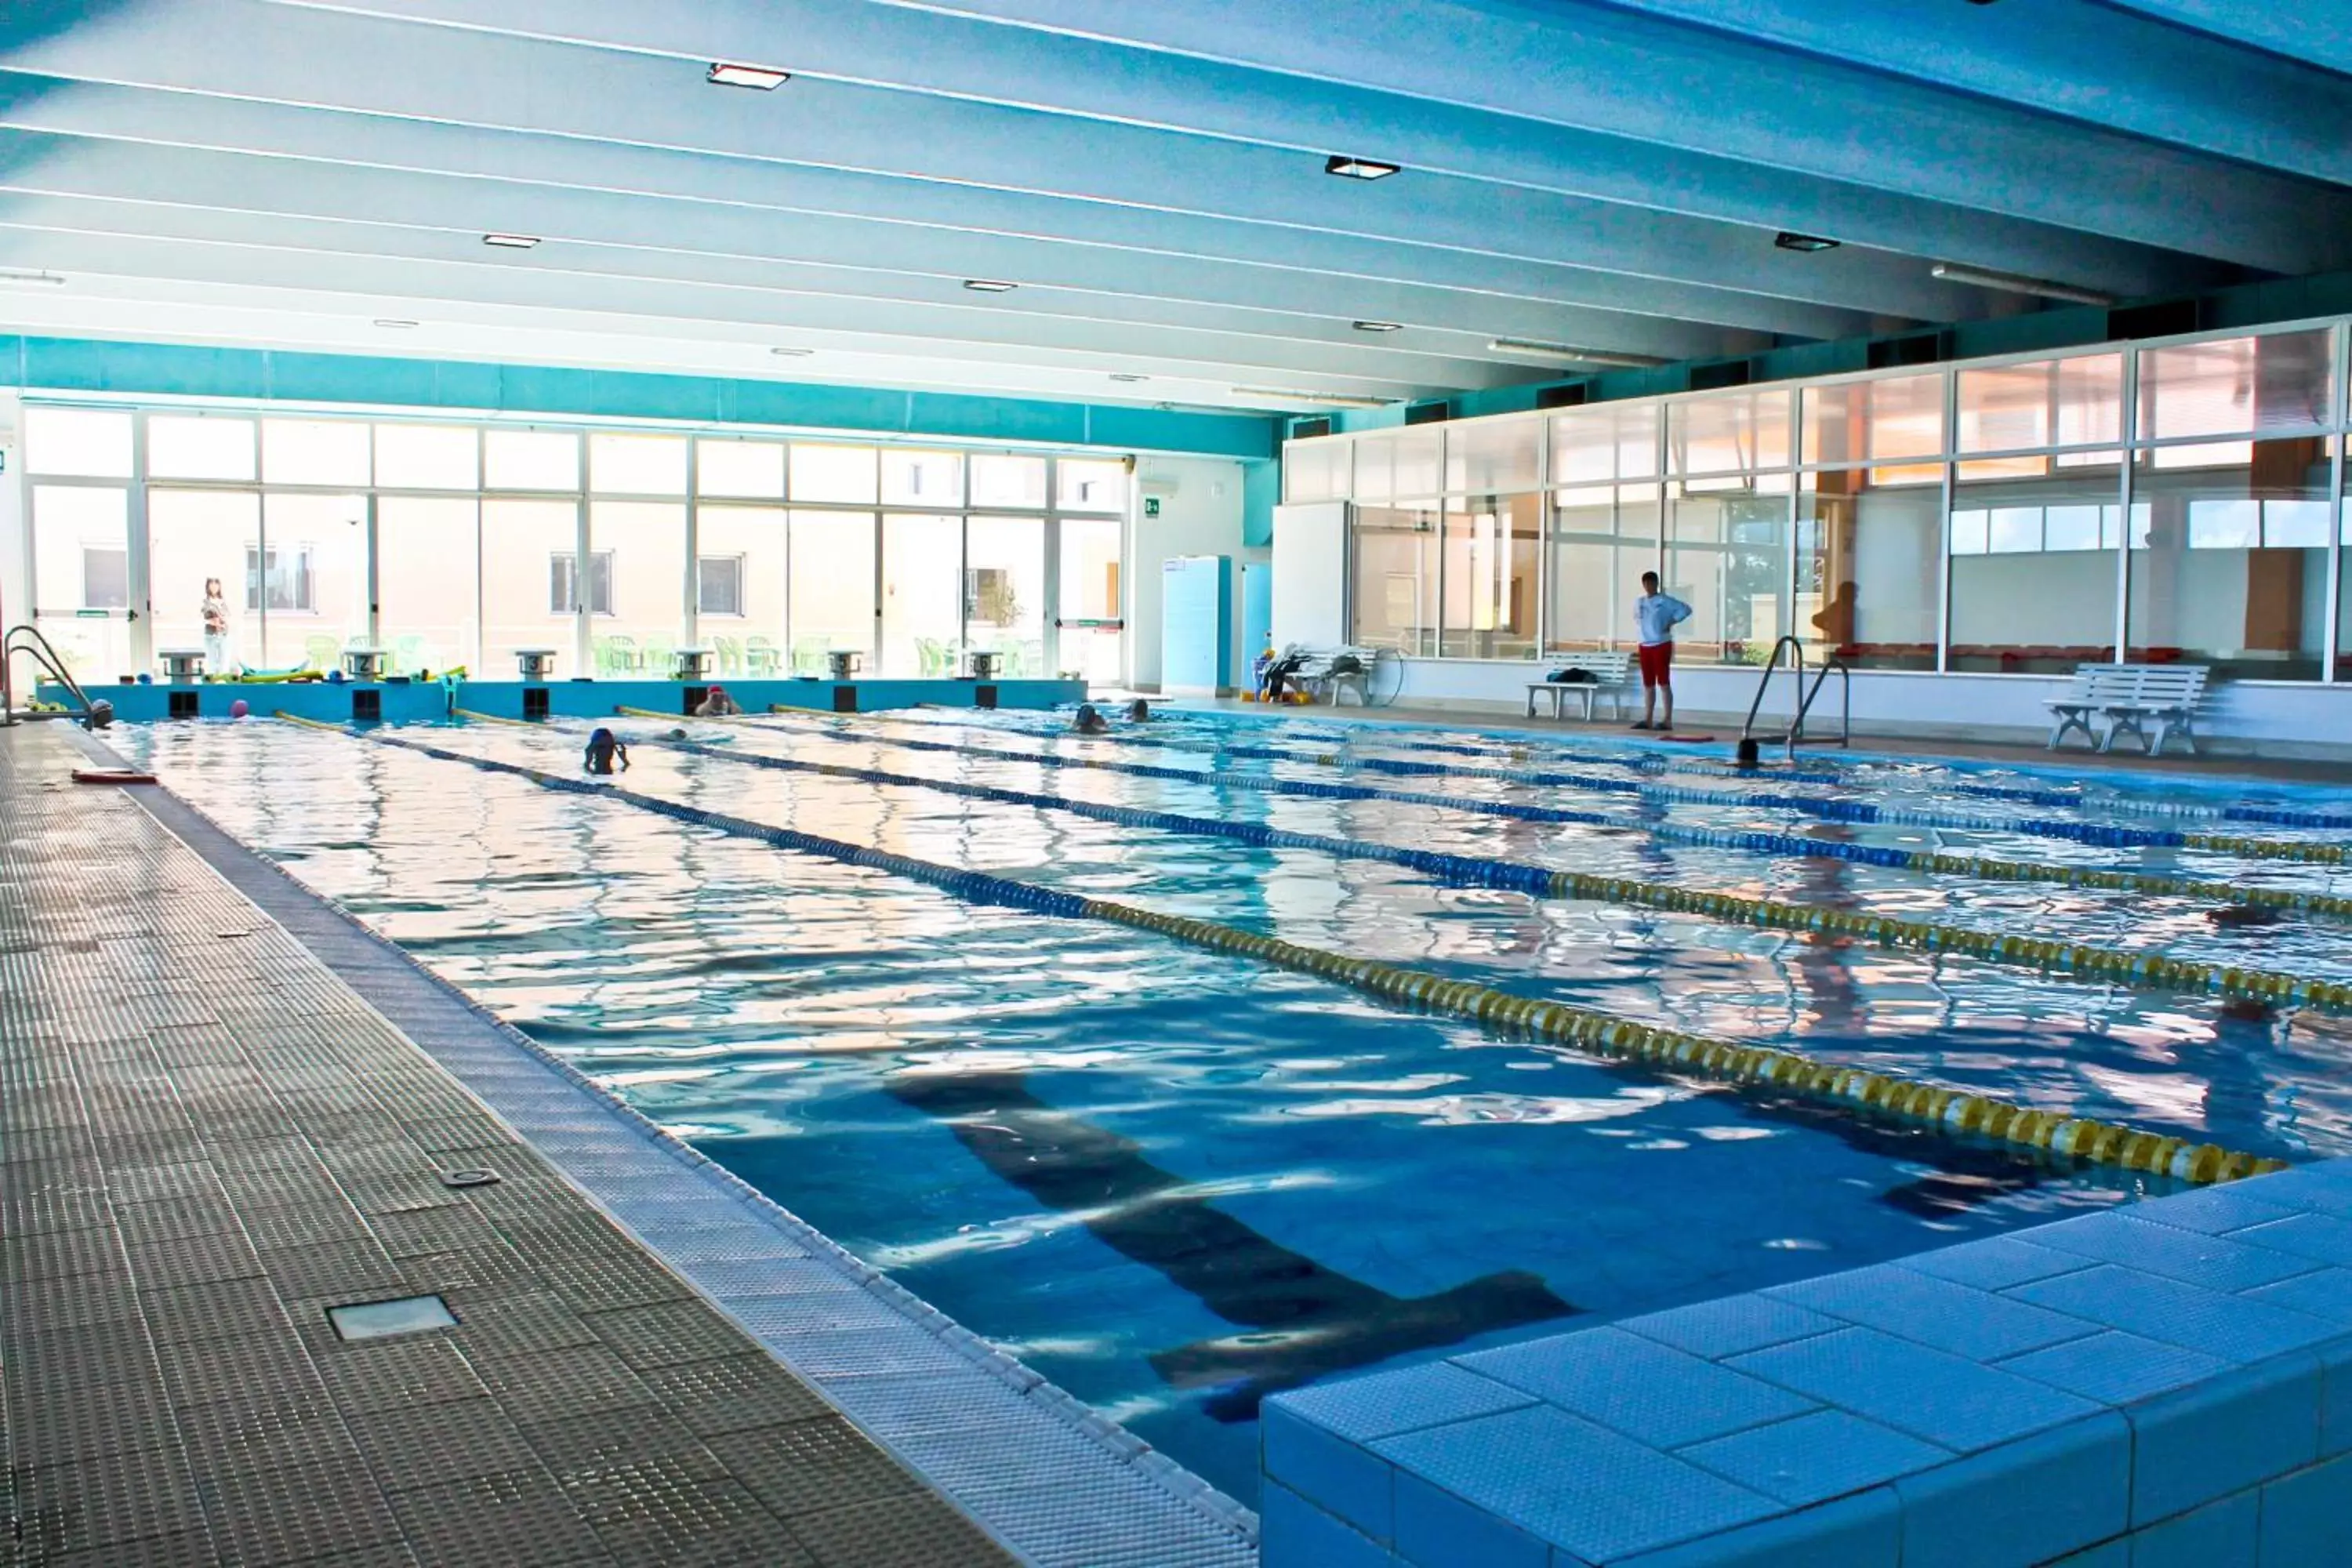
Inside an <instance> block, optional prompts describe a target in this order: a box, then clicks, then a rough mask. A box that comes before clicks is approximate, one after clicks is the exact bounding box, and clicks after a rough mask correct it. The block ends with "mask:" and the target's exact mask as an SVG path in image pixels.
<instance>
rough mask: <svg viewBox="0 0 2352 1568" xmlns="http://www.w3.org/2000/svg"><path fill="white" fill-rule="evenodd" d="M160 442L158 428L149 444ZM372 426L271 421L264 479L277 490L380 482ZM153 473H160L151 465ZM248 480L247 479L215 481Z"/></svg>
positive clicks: (266, 423)
mask: <svg viewBox="0 0 2352 1568" xmlns="http://www.w3.org/2000/svg"><path fill="white" fill-rule="evenodd" d="M153 442H154V423H153V422H152V421H151V422H150V423H149V426H148V443H149V446H150V448H151V457H152V446H153ZM371 447H373V441H372V440H371V438H370V435H369V428H368V426H365V425H363V424H362V423H360V422H359V421H357V420H353V419H265V420H263V421H262V422H261V479H262V482H263V483H264V484H272V485H355V486H358V487H360V488H362V489H364V488H366V486H367V485H368V484H369V483H371V482H372V481H373V479H374V478H375V474H374V464H373V460H372V456H371ZM148 467H149V468H150V469H151V470H152V468H153V467H154V465H153V463H152V460H151V461H150V463H149V465H148ZM213 477H217V478H223V479H243V478H246V477H247V476H246V475H242V474H226V475H219V476H213Z"/></svg>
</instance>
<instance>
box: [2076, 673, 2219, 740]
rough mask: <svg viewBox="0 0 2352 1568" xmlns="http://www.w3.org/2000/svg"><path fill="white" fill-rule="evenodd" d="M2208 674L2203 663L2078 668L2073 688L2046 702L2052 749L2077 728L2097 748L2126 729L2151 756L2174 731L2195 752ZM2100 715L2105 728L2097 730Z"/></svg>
mask: <svg viewBox="0 0 2352 1568" xmlns="http://www.w3.org/2000/svg"><path fill="white" fill-rule="evenodd" d="M2209 673H2210V669H2209V667H2207V666H2205V665H2201V664H2085V665H2080V666H2077V667H2076V668H2075V670H2074V685H2073V687H2071V688H2070V689H2068V690H2067V692H2066V695H2065V696H2063V697H2059V698H2053V699H2052V700H2051V701H2050V703H2049V708H2050V713H2051V726H2050V746H2051V748H2052V749H2053V750H2055V749H2056V747H2057V745H2058V742H2061V741H2063V740H2064V739H2065V738H2066V735H2067V732H2068V731H2073V730H2080V731H2083V734H2084V737H2085V738H2086V739H2088V740H2089V741H2090V742H2092V743H2093V744H2094V745H2095V747H2096V748H2097V749H2098V750H2100V751H2102V752H2105V751H2111V750H2113V749H2114V747H2115V743H2116V736H2117V735H2119V734H2121V733H2123V732H2124V731H2126V730H2128V731H2131V732H2132V733H2133V734H2134V735H2137V736H2138V737H2139V742H2140V749H2141V750H2142V751H2144V752H2147V754H2148V755H2149V756H2155V755H2156V754H2158V752H2162V751H2163V750H2164V742H2166V741H2167V740H2168V738H2170V736H2171V735H2172V734H2173V733H2174V732H2175V731H2178V732H2179V735H2180V738H2181V739H2182V740H2184V741H2186V742H2189V753H2190V754H2191V755H2192V756H2193V755H2195V754H2196V751H2197V732H2196V731H2195V730H2194V729H2193V728H2192V724H2193V721H2195V719H2196V715H2197V704H2198V702H2199V700H2200V699H2202V698H2203V696H2204V695H2205V678H2206V676H2207V675H2208V674H2209ZM2101 719H2104V720H2105V721H2106V729H2105V731H2104V732H2102V731H2100V730H2099V728H2098V721H2099V720H2101ZM2151 724H2153V725H2154V726H2155V730H2154V731H2153V732H2152V733H2151V732H2150V731H2149V729H2148V728H2147V727H2148V726H2149V725H2151Z"/></svg>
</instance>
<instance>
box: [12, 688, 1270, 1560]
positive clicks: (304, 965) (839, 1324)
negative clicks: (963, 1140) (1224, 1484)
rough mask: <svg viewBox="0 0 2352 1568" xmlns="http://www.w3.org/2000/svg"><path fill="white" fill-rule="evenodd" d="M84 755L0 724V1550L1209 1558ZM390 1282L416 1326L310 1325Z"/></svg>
mask: <svg viewBox="0 0 2352 1568" xmlns="http://www.w3.org/2000/svg"><path fill="white" fill-rule="evenodd" d="M84 744H86V742H82V741H81V739H80V738H79V736H78V735H76V734H75V733H73V732H72V731H67V730H65V729H63V728H62V727H61V726H57V725H47V724H44V725H30V726H26V727H23V728H19V729H16V730H10V731H0V1457H5V1467H0V1513H5V1519H6V1521H7V1525H8V1529H7V1531H5V1533H0V1563H5V1564H6V1565H7V1568H19V1565H21V1568H32V1565H33V1564H49V1563H57V1564H67V1563H72V1564H91V1565H95V1564H101V1563H109V1564H111V1563H136V1564H141V1565H146V1564H155V1565H158V1568H168V1565H176V1564H181V1563H253V1564H266V1563H321V1564H325V1563H333V1564H337V1565H338V1568H341V1565H350V1568H360V1565H362V1564H375V1563H425V1564H432V1563H486V1564H490V1563H495V1564H523V1563H614V1562H618V1563H695V1564H706V1563H712V1564H715V1563H763V1564H765V1563H774V1564H802V1565H808V1564H823V1565H828V1568H830V1565H835V1564H840V1565H845V1568H846V1565H850V1564H858V1565H872V1568H899V1565H905V1568H921V1565H927V1564H941V1565H963V1564H971V1565H974V1568H982V1565H985V1564H989V1563H1010V1562H1013V1561H1015V1560H1026V1561H1030V1562H1034V1563H1041V1564H1055V1565H1067V1568H1092V1565H1096V1564H1103V1565H1112V1564H1124V1563H1134V1564H1146V1563H1151V1564H1158V1563H1170V1564H1187V1565H1189V1564H1199V1565H1201V1568H1246V1565H1247V1564H1249V1563H1251V1562H1253V1561H1254V1559H1255V1550H1254V1545H1253V1541H1252V1533H1253V1532H1252V1524H1253V1521H1251V1519H1250V1516H1249V1515H1247V1514H1246V1513H1245V1512H1243V1511H1242V1510H1238V1509H1235V1508H1234V1506H1233V1505H1232V1504H1231V1503H1230V1502H1228V1501H1226V1500H1223V1499H1222V1498H1220V1497H1218V1496H1217V1495H1216V1494H1214V1493H1213V1492H1211V1491H1209V1490H1208V1489H1206V1488H1205V1487H1204V1486H1202V1484H1201V1483H1200V1482H1198V1481H1197V1480H1195V1479H1192V1478H1191V1477H1190V1476H1188V1475H1186V1474H1185V1473H1184V1472H1183V1471H1181V1469H1178V1468H1176V1467H1174V1466H1172V1465H1170V1464H1168V1463H1167V1462H1166V1461H1165V1460H1164V1459H1162V1458H1160V1456H1158V1455H1156V1454H1154V1453H1152V1452H1150V1450H1148V1449H1146V1448H1144V1447H1142V1446H1141V1445H1139V1444H1137V1443H1135V1442H1134V1441H1133V1440H1132V1439H1129V1438H1127V1437H1126V1436H1125V1435H1124V1434H1122V1433H1119V1432H1118V1431H1117V1429H1116V1428H1113V1427H1111V1426H1109V1425H1108V1423H1106V1422H1103V1421H1101V1420H1100V1419H1099V1418H1097V1417H1093V1416H1090V1415H1087V1413H1086V1412H1085V1411H1084V1410H1083V1409H1082V1408H1081V1407H1078V1406H1076V1405H1074V1404H1073V1403H1071V1402H1069V1401H1068V1400H1067V1399H1066V1397H1064V1396H1062V1395H1061V1394H1059V1393H1058V1392H1057V1391H1055V1390H1054V1389H1052V1388H1051V1387H1050V1386H1049V1385H1045V1384H1042V1383H1041V1382H1040V1381H1039V1380H1038V1379H1037V1378H1036V1377H1035V1376H1034V1374H1032V1373H1027V1372H1026V1371H1025V1369H1023V1368H1021V1367H1019V1366H1018V1365H1017V1364H1015V1363H1011V1362H1008V1361H1006V1360H1004V1359H1003V1357H1001V1356H997V1355H994V1354H993V1353H992V1352H989V1351H988V1350H987V1349H986V1347H984V1346H982V1344H980V1343H979V1342H977V1341H975V1340H973V1339H971V1336H969V1335H967V1334H964V1333H963V1332H962V1331H961V1330H958V1329H956V1328H955V1327H954V1325H952V1324H950V1323H949V1322H947V1321H945V1320H944V1319H941V1318H940V1317H939V1316H938V1314H936V1313H932V1312H929V1310H928V1309H925V1308H923V1307H921V1306H920V1304H919V1303H917V1302H915V1301H913V1300H912V1299H911V1298H908V1297H906V1296H905V1295H904V1293H903V1292H899V1291H898V1290H897V1289H895V1288H894V1287H892V1286H890V1285H889V1284H888V1283H887V1281H884V1280H881V1279H878V1278H877V1277H876V1276H875V1275H874V1274H873V1273H872V1271H871V1270H868V1269H866V1268H863V1267H862V1266H861V1265H858V1264H857V1263H856V1262H855V1260H853V1259H850V1258H847V1257H846V1255H845V1254H842V1253H841V1252H840V1251H839V1250H838V1249H837V1248H835V1247H832V1245H831V1244H830V1243H828V1242H826V1241H825V1240H824V1238H823V1237H819V1236H817V1235H815V1234H814V1232H811V1231H809V1230H807V1229H806V1227H804V1226H801V1225H800V1224H799V1223H798V1222H797V1221H795V1220H793V1218H792V1217H791V1216H790V1215H785V1214H783V1213H782V1211H781V1210H778V1209H776V1208H775V1207H774V1206H773V1205H770V1204H767V1203H766V1202H765V1200H763V1199H761V1198H760V1197H759V1196H758V1195H757V1194H753V1193H751V1191H750V1189H748V1188H746V1187H744V1186H742V1184H740V1183H738V1182H736V1181H735V1180H734V1179H733V1178H732V1177H730V1176H728V1175H727V1174H726V1173H723V1172H721V1171H719V1169H718V1168H717V1167H716V1166H714V1165H712V1164H711V1163H709V1162H708V1161H705V1160H702V1159H701V1158H700V1157H699V1156H697V1155H695V1154H694V1153H693V1152H691V1151H689V1150H688V1149H686V1148H684V1147H683V1146H682V1145H679V1144H677V1143H676V1142H671V1141H669V1140H667V1139H666V1138H663V1137H661V1136H660V1135H658V1134H657V1133H656V1132H655V1131H653V1130H652V1129H651V1128H650V1127H649V1126H648V1125H647V1124H646V1123H644V1122H643V1121H641V1120H639V1119H637V1118H636V1117H635V1116H634V1115H633V1114H632V1113H630V1112H628V1111H627V1110H625V1109H623V1108H621V1107H620V1106H618V1105H617V1104H616V1103H615V1102H614V1101H613V1100H610V1099H609V1098H607V1097H605V1096H604V1095H602V1094H601V1093H599V1092H598V1091H596V1090H595V1089H593V1087H591V1086H589V1085H588V1084H586V1083H585V1082H584V1081H583V1080H582V1079H578V1078H577V1077H576V1076H574V1075H572V1074H571V1073H569V1071H568V1070H567V1069H565V1068H562V1067H561V1066H560V1065H558V1064H556V1063H555V1062H553V1061H552V1060H551V1058H546V1057H544V1056H542V1055H541V1054H539V1053H537V1052H536V1051H535V1050H533V1049H532V1048H531V1047H530V1046H529V1045H528V1044H527V1043H526V1042H524V1041H522V1040H521V1038H520V1037H519V1036H515V1035H513V1034H512V1033H511V1032H510V1031H508V1030H506V1029H504V1028H503V1027H502V1026H499V1025H498V1024H496V1023H495V1022H494V1021H493V1020H491V1019H489V1018H488V1016H486V1015H483V1014H481V1013H480V1012H478V1011H477V1010H475V1009H473V1008H472V1007H471V1006H469V1005H467V1003H466V1002H465V1001H464V1000H463V999H462V998H461V997H459V996H458V995H457V994H456V993H454V992H451V991H449V990H448V989H447V988H446V987H445V986H443V985H441V984H439V983H438V982H437V981H435V980H433V979H432V978H431V977H429V976H427V975H426V974H425V973H424V972H423V971H422V970H421V969H419V968H417V967H416V966H415V965H414V964H413V963H409V962H408V961H407V960H406V959H405V958H404V956H403V955H401V954H399V953H398V952H395V951H394V950H392V949H390V948H388V947H387V946H385V945H384V944H383V943H381V942H377V941H376V940H375V939H374V938H373V937H372V936H370V935H368V934H367V933H366V932H365V931H362V930H361V929H360V928H359V927H358V926H357V925H356V924H355V923H354V922H352V921H349V920H348V919H346V918H345V917H344V916H342V915H341V914H340V913H339V912H337V911H335V910H332V909H331V908H330V907H328V906H326V905H324V904H322V903H320V902H319V901H318V900H315V899H312V898H311V897H310V895H308V894H307V893H305V892H303V891H302V890H301V889H299V888H297V887H296V886H295V885H294V884H293V883H292V882H291V881H290V879H286V878H284V877H283V876H282V875H280V874H279V873H278V872H277V871H276V870H275V869H274V868H269V867H268V866H266V865H265V864H263V863H262V862H260V861H259V860H257V859H256V858H253V857H251V856H250V855H248V854H247V853H246V852H245V851H243V850H242V849H240V848H239V847H236V846H235V845H234V844H233V843H231V842H230V841H228V840H227V839H226V837H224V836H222V835H220V834H219V832H218V830H217V829H215V828H213V827H212V826H211V825H210V824H209V823H207V822H205V820H204V819H203V818H201V817H200V816H196V815H195V814H194V812H192V811H190V810H188V809H187V808H186V807H185V806H184V805H180V804H179V803H178V802H176V801H175V800H173V798H172V797H170V796H169V795H164V794H163V793H162V792H161V791H153V790H145V789H142V790H140V791H138V792H136V794H135V795H134V794H132V793H131V792H125V791H122V790H120V789H113V788H109V787H105V786H77V785H75V784H70V783H68V773H69V770H70V769H71V768H72V767H73V766H75V765H77V764H86V763H88V761H89V759H88V758H87V757H85V756H84V754H83V752H82V750H81V747H82V746H83V745H84ZM471 1168H478V1169H487V1170H488V1171H490V1172H493V1173H495V1174H496V1176H497V1178H498V1179H497V1181H496V1182H495V1183H494V1184H488V1185H474V1186H452V1185H449V1184H447V1183H446V1181H445V1177H446V1175H448V1174H449V1173H452V1172H453V1171H456V1170H458V1169H471ZM590 1194H593V1197H592V1196H591V1195H590ZM615 1221H617V1222H619V1223H618V1224H616V1223H615ZM648 1245H650V1247H651V1248H652V1250H648ZM656 1254H657V1255H656ZM417 1294H435V1295H438V1296H439V1297H441V1298H442V1299H443V1300H446V1303H447V1305H448V1306H449V1308H450V1309H451V1310H452V1311H453V1313H454V1315H455V1317H456V1318H457V1323H456V1325H455V1326H454V1327H450V1328H446V1329H443V1330H438V1331H429V1332H425V1333H420V1334H416V1335H414V1336H406V1337H399V1338H390V1339H381V1340H373V1341H354V1342H345V1341H343V1340H342V1339H341V1338H340V1337H339V1336H338V1335H337V1334H336V1332H335V1331H334V1330H333V1329H332V1328H331V1326H330V1324H329V1321H328V1319H327V1316H326V1310H327V1309H328V1308H329V1307H331V1306H335V1305H339V1304H346V1303H352V1302H358V1301H369V1300H382V1299H385V1298H392V1297H404V1296H410V1295H417Z"/></svg>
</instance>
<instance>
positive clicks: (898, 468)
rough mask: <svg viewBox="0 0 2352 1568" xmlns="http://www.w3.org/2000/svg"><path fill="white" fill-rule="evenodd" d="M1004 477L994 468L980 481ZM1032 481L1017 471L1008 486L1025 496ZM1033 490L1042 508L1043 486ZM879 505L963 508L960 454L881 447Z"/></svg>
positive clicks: (1027, 474) (1037, 485)
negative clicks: (880, 498) (880, 501)
mask: <svg viewBox="0 0 2352 1568" xmlns="http://www.w3.org/2000/svg"><path fill="white" fill-rule="evenodd" d="M1030 460H1032V461H1034V460H1035V459H1030ZM1006 477H1007V476H1005V475H1004V474H1003V471H1002V470H1001V469H1000V468H995V467H991V468H988V469H986V470H985V473H984V475H983V478H984V479H987V480H988V481H990V482H994V481H996V480H998V479H1004V478H1006ZM1032 477H1033V476H1031V475H1030V474H1029V473H1028V471H1027V470H1026V469H1016V470H1015V471H1014V472H1013V474H1012V475H1011V476H1010V480H1011V482H1010V485H1009V487H1008V488H1009V489H1012V491H1013V493H1015V494H1023V493H1027V491H1028V489H1029V486H1028V485H1027V483H1026V481H1027V480H1028V479H1030V478H1032ZM1034 488H1035V491H1036V494H1037V497H1038V500H1037V501H1036V503H1035V504H1037V505H1039V506H1043V505H1045V485H1044V482H1043V481H1042V479H1041V480H1040V481H1039V482H1038V483H1037V484H1036V486H1035V487H1034ZM882 504H883V505H885V506H919V507H920V506H952V507H960V506H961V505H963V454H962V453H961V452H929V451H920V450H916V449H911V448H905V447H884V448H883V449H882ZM1007 504H1020V503H1017V502H1015V503H1007Z"/></svg>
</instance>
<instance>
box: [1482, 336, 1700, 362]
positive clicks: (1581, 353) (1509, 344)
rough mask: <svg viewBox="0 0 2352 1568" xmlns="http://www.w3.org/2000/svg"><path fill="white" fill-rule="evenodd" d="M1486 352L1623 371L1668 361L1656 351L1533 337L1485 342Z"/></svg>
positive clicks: (1497, 339)
mask: <svg viewBox="0 0 2352 1568" xmlns="http://www.w3.org/2000/svg"><path fill="white" fill-rule="evenodd" d="M1486 352H1487V353H1496V354H1517V355H1518V356H1519V357H1520V358H1522V359H1564V360H1576V361H1579V362H1580V363H1585V364H1599V365H1610V366H1613V367H1615V368H1617V369H1620V370H1647V369H1650V368H1651V367H1652V366H1654V365H1662V364H1664V363H1667V362H1666V361H1664V360H1662V359H1660V358H1658V357H1657V356H1656V355H1655V354H1628V353H1612V351H1610V350H1608V349H1587V348H1579V347H1577V346H1576V345H1574V344H1572V343H1541V342H1536V341H1534V340H1533V339H1531V338H1496V339H1494V340H1492V341H1491V342H1488V343H1487V344H1486Z"/></svg>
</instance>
